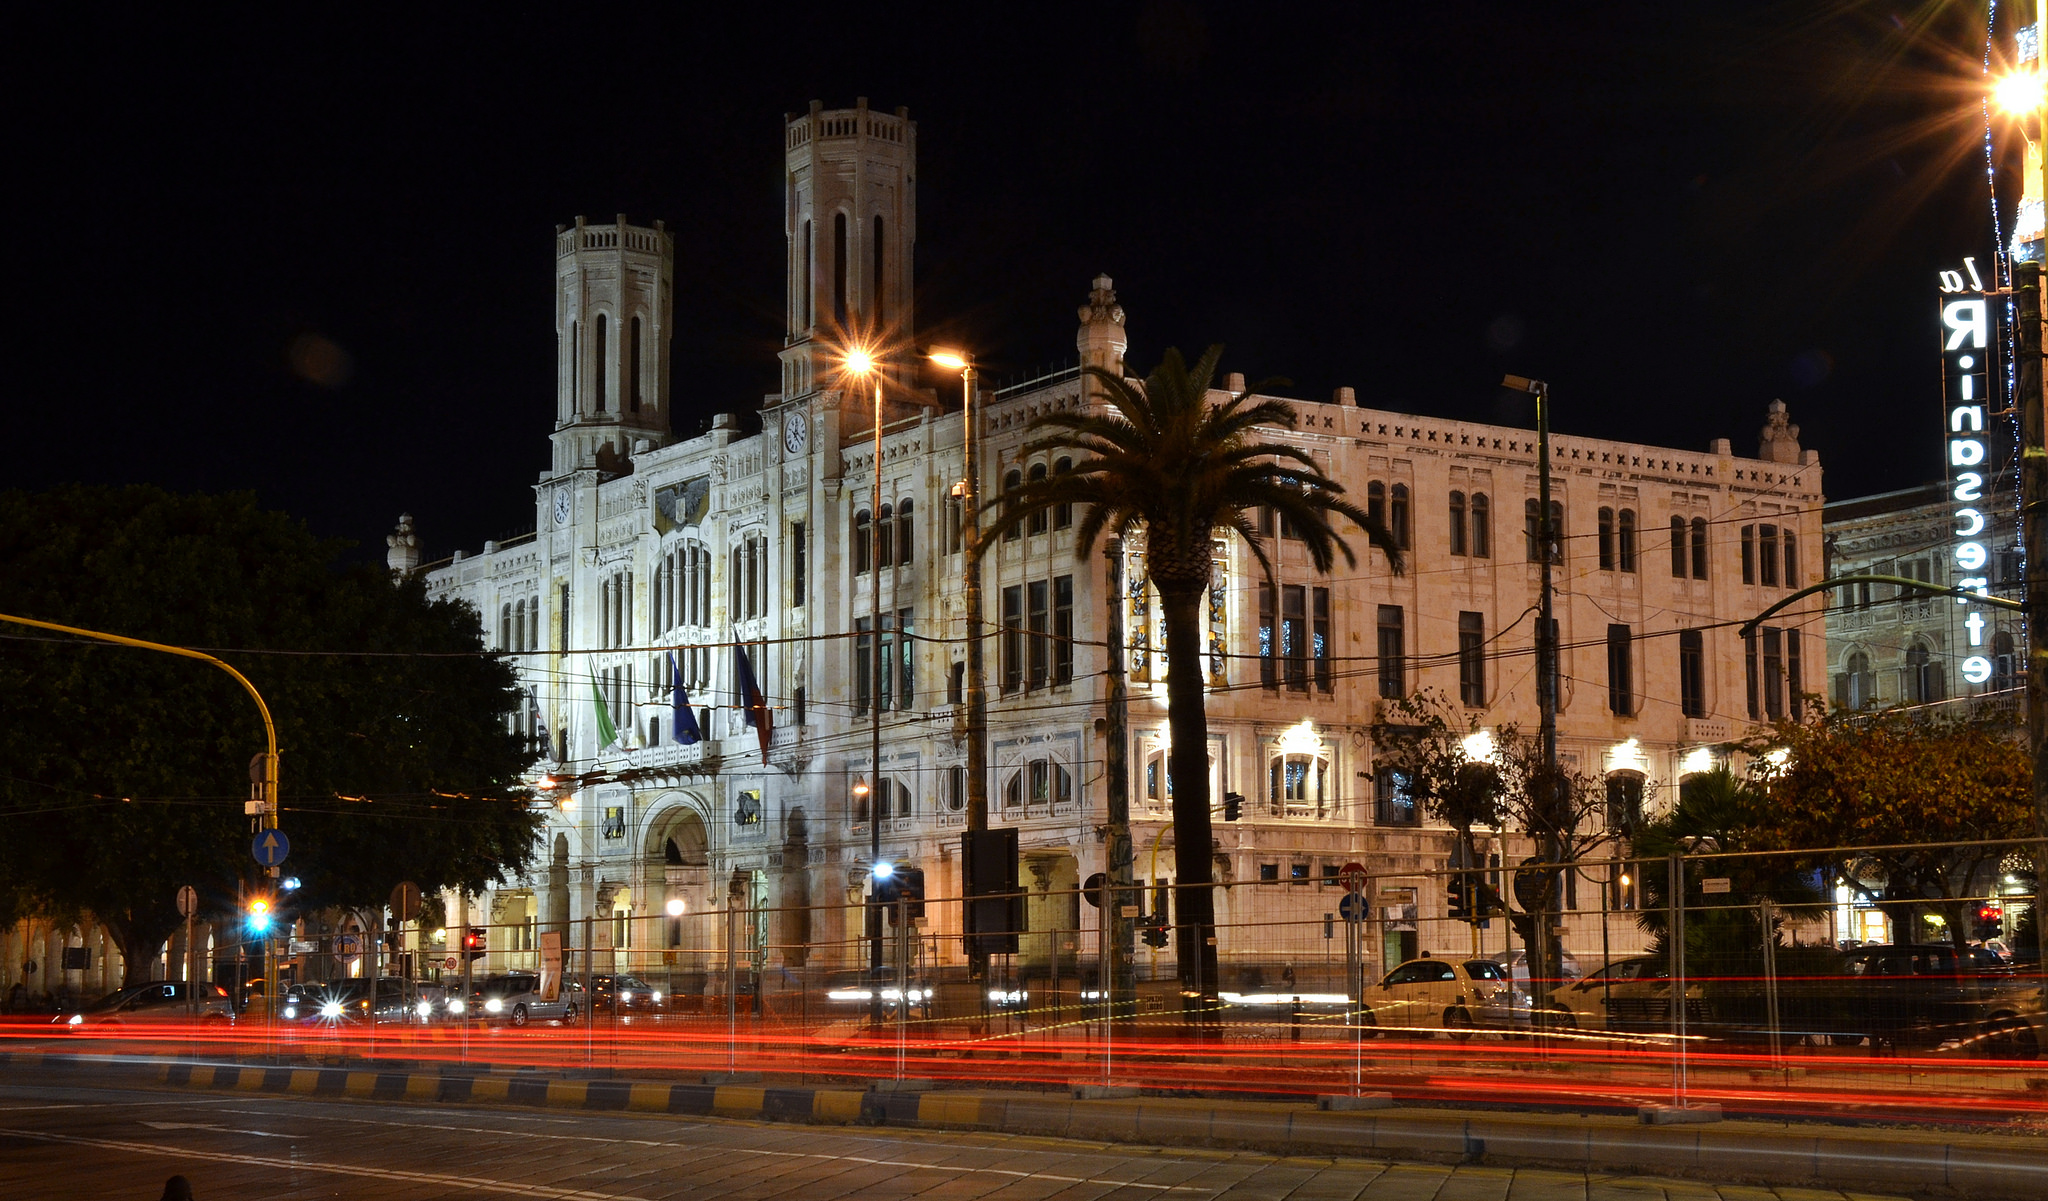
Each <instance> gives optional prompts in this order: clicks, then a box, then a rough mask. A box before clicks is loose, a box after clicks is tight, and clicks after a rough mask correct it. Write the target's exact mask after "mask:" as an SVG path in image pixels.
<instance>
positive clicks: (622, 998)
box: [619, 992, 633, 1005]
mask: <svg viewBox="0 0 2048 1201" xmlns="http://www.w3.org/2000/svg"><path fill="white" fill-rule="evenodd" d="M632 1003H633V994H632V993H629V992H622V993H620V994H619V1004H621V1005H631V1004H632Z"/></svg>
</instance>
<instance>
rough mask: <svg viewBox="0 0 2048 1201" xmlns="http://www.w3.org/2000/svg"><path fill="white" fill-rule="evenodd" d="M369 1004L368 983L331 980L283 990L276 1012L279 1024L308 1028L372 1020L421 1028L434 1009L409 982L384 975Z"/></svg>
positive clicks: (378, 1022)
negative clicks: (295, 1023)
mask: <svg viewBox="0 0 2048 1201" xmlns="http://www.w3.org/2000/svg"><path fill="white" fill-rule="evenodd" d="M375 997H376V1003H375V1005H374V1007H373V1006H372V1004H371V991H370V982H369V981H368V980H359V979H351V980H330V981H327V982H325V983H318V984H295V985H293V986H292V987H291V988H289V989H287V990H286V991H285V994H284V997H283V998H282V999H281V1000H280V1002H279V1004H278V1009H277V1016H278V1020H279V1021H285V1022H297V1023H299V1024H300V1025H307V1026H320V1025H326V1026H337V1025H341V1024H344V1023H351V1024H359V1023H363V1022H369V1021H374V1022H376V1023H377V1024H378V1025H380V1026H381V1025H387V1024H393V1023H397V1024H402V1025H415V1026H416V1025H420V1024H422V1023H424V1022H427V1021H429V1020H431V1019H432V1017H433V1016H434V1011H433V1006H432V1004H431V1003H430V1002H428V1001H427V1000H426V998H425V997H424V996H423V995H422V994H421V992H420V989H419V986H418V985H416V984H414V983H413V982H412V981H410V980H400V979H397V978H395V977H390V976H386V977H384V978H382V979H380V980H378V981H377V989H376V994H375Z"/></svg>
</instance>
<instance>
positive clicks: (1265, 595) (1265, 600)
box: [1259, 584, 1280, 688]
mask: <svg viewBox="0 0 2048 1201" xmlns="http://www.w3.org/2000/svg"><path fill="white" fill-rule="evenodd" d="M1273 602H1274V597H1273V586H1272V585H1271V584H1262V585H1260V586H1259V683H1260V684H1261V685H1262V686H1264V687H1266V688H1278V687H1279V686H1280V681H1279V679H1278V676H1277V674H1276V673H1275V671H1274V666H1273V659H1274V654H1273V651H1274V647H1273V609H1274V603H1273Z"/></svg>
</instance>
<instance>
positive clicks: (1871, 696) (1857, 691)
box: [1835, 635, 2011, 709]
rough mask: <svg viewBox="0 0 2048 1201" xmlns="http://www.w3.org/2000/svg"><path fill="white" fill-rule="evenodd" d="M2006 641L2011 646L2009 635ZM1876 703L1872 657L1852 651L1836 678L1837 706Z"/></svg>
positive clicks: (1849, 706)
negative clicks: (1871, 666)
mask: <svg viewBox="0 0 2048 1201" xmlns="http://www.w3.org/2000/svg"><path fill="white" fill-rule="evenodd" d="M2006 641H2007V645H2008V646H2010V645H2011V638H2010V636H2009V635H2008V636H2007V639H2006ZM1876 703H1877V673H1876V672H1874V671H1872V670H1870V655H1869V654H1868V653H1867V652H1865V651H1863V650H1862V649H1860V648H1858V649H1854V650H1851V651H1850V652H1849V654H1848V656H1847V657H1846V658H1844V659H1843V660H1842V674H1841V675H1838V676H1836V677H1835V705H1836V706H1837V707H1838V708H1843V709H1861V708H1864V707H1866V706H1868V705H1873V704H1876Z"/></svg>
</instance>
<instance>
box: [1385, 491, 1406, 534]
mask: <svg viewBox="0 0 2048 1201" xmlns="http://www.w3.org/2000/svg"><path fill="white" fill-rule="evenodd" d="M1387 529H1388V530H1389V531H1390V532H1392V534H1393V535H1394V545H1396V546H1398V547H1400V548H1401V549H1402V550H1407V549H1408V546H1409V542H1410V538H1409V532H1410V531H1409V526H1408V485H1406V484H1395V485H1394V487H1393V489H1392V491H1391V492H1390V493H1389V495H1388V498H1387Z"/></svg>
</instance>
